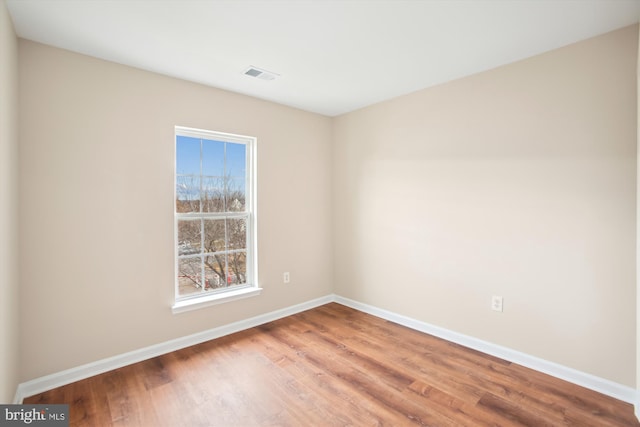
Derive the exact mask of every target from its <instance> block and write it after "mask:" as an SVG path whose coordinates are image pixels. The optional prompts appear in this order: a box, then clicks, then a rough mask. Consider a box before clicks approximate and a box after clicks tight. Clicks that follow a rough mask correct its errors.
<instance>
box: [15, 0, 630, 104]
mask: <svg viewBox="0 0 640 427" xmlns="http://www.w3.org/2000/svg"><path fill="white" fill-rule="evenodd" d="M7 6H8V9H9V12H10V14H11V16H12V18H13V22H14V25H15V28H16V32H17V34H18V36H20V37H23V38H25V39H29V40H34V41H37V42H41V43H45V44H48V45H52V46H56V47H60V48H64V49H68V50H71V51H75V52H80V53H83V54H86V55H90V56H94V57H97V58H102V59H106V60H109V61H114V62H118V63H122V64H127V65H130V66H133V67H138V68H142V69H145V70H149V71H154V72H158V73H162V74H166V75H169V76H174V77H179V78H182V79H185V80H191V81H194V82H199V83H203V84H206V85H210V86H214V87H218V88H223V89H227V90H231V91H234V92H239V93H243V94H247V95H251V96H255V97H258V98H262V99H267V100H270V101H275V102H278V103H281V104H285V105H289V106H293V107H297V108H301V109H304V110H308V111H313V112H317V113H321V114H325V115H328V116H335V115H339V114H342V113H345V112H349V111H352V110H355V109H358V108H361V107H364V106H367V105H370V104H373V103H376V102H379V101H382V100H385V99H389V98H393V97H396V96H398V95H402V94H405V93H410V92H413V91H416V90H419V89H423V88H426V87H429V86H433V85H437V84H439V83H443V82H446V81H449V80H452V79H456V78H459V77H463V76H467V75H470V74H473V73H477V72H480V71H483V70H487V69H491V68H494V67H497V66H500V65H503V64H507V63H510V62H514V61H517V60H519V59H523V58H526V57H529V56H533V55H536V54H539V53H542V52H545V51H549V50H551V49H555V48H558V47H561V46H565V45H567V44H571V43H574V42H576V41H579V40H583V39H586V38H589V37H592V36H596V35H598V34H602V33H605V32H608V31H612V30H615V29H618V28H621V27H624V26H627V25H631V24H633V23H636V22H638V18H639V17H640V0H407V1H405V0H368V1H367V0H360V1H358V0H341V1H339V0H335V1H332V0H288V1H287V0H280V1H278V0H261V1H258V0H254V1H248V0H233V1H230V0H83V1H80V0H7ZM250 65H253V66H256V67H259V68H263V69H266V70H269V71H273V72H275V73H278V74H280V78H278V79H276V80H273V81H264V80H259V79H256V78H252V77H248V76H245V75H244V74H243V73H244V71H245V70H246V68H247V67H249V66H250Z"/></svg>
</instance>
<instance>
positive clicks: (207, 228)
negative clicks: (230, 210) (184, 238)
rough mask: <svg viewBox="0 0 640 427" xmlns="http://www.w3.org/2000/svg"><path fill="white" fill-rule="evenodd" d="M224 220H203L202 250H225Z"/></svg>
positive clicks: (208, 251) (209, 251)
mask: <svg viewBox="0 0 640 427" xmlns="http://www.w3.org/2000/svg"><path fill="white" fill-rule="evenodd" d="M225 238H226V233H225V220H224V219H205V220H204V251H205V252H207V253H211V252H222V251H224V250H226V245H225Z"/></svg>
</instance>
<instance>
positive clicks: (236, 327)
mask: <svg viewBox="0 0 640 427" xmlns="http://www.w3.org/2000/svg"><path fill="white" fill-rule="evenodd" d="M332 301H334V296H333V295H327V296H324V297H321V298H317V299H314V300H311V301H307V302H304V303H301V304H297V305H294V306H291V307H287V308H283V309H281V310H276V311H272V312H270V313H265V314H262V315H259V316H256V317H251V318H249V319H245V320H240V321H238V322H234V323H230V324H228V325H224V326H220V327H217V328H213V329H209V330H207V331H203V332H199V333H196V334H193V335H188V336H186V337H181V338H177V339H174V340H170V341H166V342H163V343H160V344H156V345H152V346H149V347H145V348H141V349H139V350H134V351H130V352H128V353H124V354H120V355H117V356H113V357H109V358H106V359H102V360H98V361H96V362H91V363H87V364H86V365H82V366H78V367H75V368H71V369H67V370H65V371H62V372H56V373H54V374H50V375H46V376H44V377H40V378H35V379H33V380H30V381H27V382H24V383H21V384H19V385H18V389H17V391H16V396H15V398H14V403H16V404H17V403H22V401H23V400H24V398H25V397H28V396H33V395H34V394H38V393H42V392H44V391H47V390H51V389H53V388H56V387H60V386H63V385H66V384H70V383H72V382H75V381H79V380H83V379H85V378H89V377H92V376H94V375H98V374H102V373H104V372H108V371H111V370H113V369H117V368H121V367H123V366H127V365H131V364H132V363H137V362H141V361H143V360H147V359H151V358H152V357H156V356H160V355H162V354H166V353H170V352H172V351H176V350H180V349H181V348H185V347H189V346H192V345H195V344H200V343H202V342H205V341H209V340H212V339H215V338H220V337H223V336H225V335H229V334H233V333H235V332H240V331H243V330H245V329H249V328H253V327H255V326H259V325H262V324H265V323H268V322H272V321H274V320H278V319H281V318H283V317H287V316H291V315H292V314H296V313H299V312H301V311H305V310H309V309H312V308H315V307H319V306H321V305H324V304H327V303H330V302H332Z"/></svg>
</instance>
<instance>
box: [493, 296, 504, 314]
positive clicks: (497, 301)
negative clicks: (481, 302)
mask: <svg viewBox="0 0 640 427" xmlns="http://www.w3.org/2000/svg"><path fill="white" fill-rule="evenodd" d="M502 303H503V300H502V297H499V296H495V295H494V296H492V297H491V310H493V311H500V312H502Z"/></svg>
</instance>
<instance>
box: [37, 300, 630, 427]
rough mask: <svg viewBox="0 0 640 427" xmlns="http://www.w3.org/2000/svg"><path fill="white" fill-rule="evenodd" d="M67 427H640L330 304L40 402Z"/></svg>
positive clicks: (618, 411) (626, 410)
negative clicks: (55, 409) (53, 406)
mask: <svg viewBox="0 0 640 427" xmlns="http://www.w3.org/2000/svg"><path fill="white" fill-rule="evenodd" d="M25 403H68V404H69V405H70V418H71V420H70V421H71V426H110V425H114V426H145V427H146V426H150V427H151V426H171V427H177V426H276V425H278V426H336V425H340V426H346V425H351V426H368V425H385V426H404V425H420V426H516V425H517V426H522V425H525V426H564V425H569V426H640V423H638V421H637V420H636V418H635V417H634V414H633V407H632V405H630V404H627V403H624V402H620V401H618V400H615V399H612V398H610V397H607V396H604V395H602V394H599V393H596V392H594V391H591V390H588V389H585V388H582V387H579V386H576V385H573V384H570V383H567V382H564V381H561V380H558V379H555V378H553V377H550V376H547V375H544V374H541V373H539V372H536V371H532V370H530V369H527V368H524V367H522V366H518V365H515V364H512V363H510V362H507V361H504V360H501V359H498V358H495V357H492V356H488V355H485V354H482V353H479V352H477V351H474V350H470V349H468V348H465V347H462V346H459V345H457V344H453V343H450V342H447V341H444V340H441V339H439V338H435V337H432V336H430V335H426V334H423V333H420V332H416V331H413V330H411V329H408V328H405V327H403V326H399V325H396V324H394V323H391V322H388V321H385V320H382V319H379V318H376V317H373V316H370V315H368V314H364V313H361V312H358V311H356V310H352V309H350V308H347V307H344V306H342V305H339V304H335V303H332V304H328V305H325V306H322V307H318V308H316V309H313V310H309V311H306V312H303V313H300V314H297V315H294V316H290V317H287V318H285V319H281V320H277V321H275V322H271V323H268V324H265V325H263V326H260V327H256V328H252V329H249V330H246V331H243V332H240V333H236V334H233V335H229V336H226V337H223V338H220V339H216V340H213V341H209V342H206V343H203V344H199V345H196V346H193V347H189V348H185V349H183V350H179V351H176V352H173V353H169V354H166V355H163V356H159V357H156V358H154V359H150V360H147V361H144V362H140V363H136V364H134V365H130V366H127V367H124V368H120V369H117V370H114V371H111V372H107V373H105V374H102V375H98V376H95V377H92V378H88V379H86V380H83V381H79V382H76V383H73V384H69V385H67V386H63V387H59V388H57V389H54V390H51V391H48V392H45V393H42V394H39V395H36V396H32V397H30V398H28V399H25Z"/></svg>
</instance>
